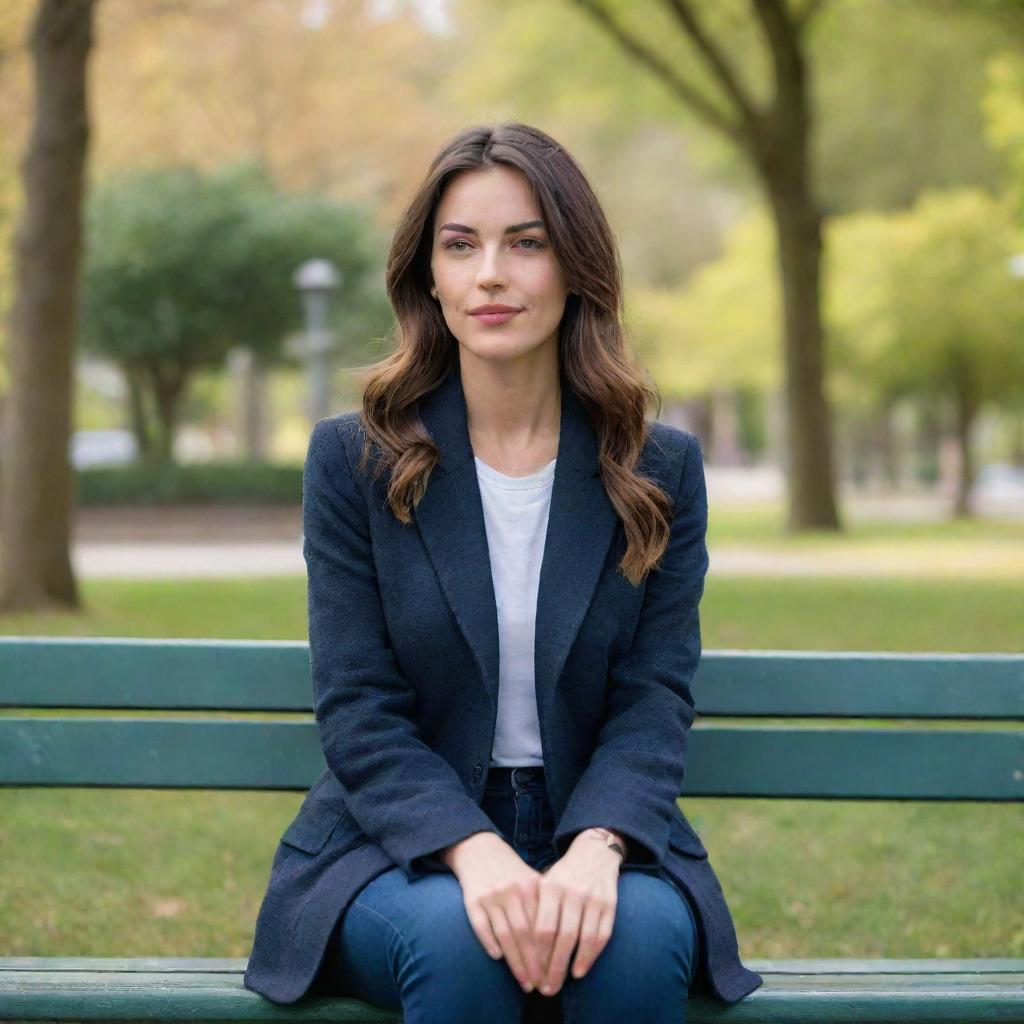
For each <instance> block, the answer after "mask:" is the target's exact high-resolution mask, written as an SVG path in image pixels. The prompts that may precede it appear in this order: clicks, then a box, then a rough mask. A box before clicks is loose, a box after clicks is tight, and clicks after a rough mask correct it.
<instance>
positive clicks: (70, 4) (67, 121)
mask: <svg viewBox="0 0 1024 1024" xmlns="http://www.w3.org/2000/svg"><path fill="white" fill-rule="evenodd" d="M92 18H93V0H40V2H39V6H38V9H37V11H36V16H35V21H34V23H33V26H32V32H31V37H30V47H31V52H32V61H33V74H34V82H35V113H34V117H33V122H32V130H31V136H30V138H29V142H28V148H27V150H26V153H25V156H24V159H23V161H22V165H21V177H22V181H23V187H24V194H25V203H24V207H23V211H22V213H21V216H20V220H19V223H18V229H17V234H16V239H15V246H14V272H15V296H14V304H13V307H12V309H11V320H10V334H9V366H10V380H11V389H10V395H9V398H8V402H7V409H6V415H5V429H4V448H5V450H4V453H3V457H2V459H0V464H2V472H3V486H2V488H0V608H2V609H3V610H4V611H8V612H13V611H27V610H32V609H42V608H46V607H78V605H79V595H78V589H77V585H76V583H75V578H74V574H73V572H72V568H71V556H70V539H71V536H70V535H71V515H72V501H73V491H74V477H73V474H72V469H71V465H70V462H69V459H68V439H69V435H70V428H71V413H72V395H73V392H72V367H73V354H74V342H75V332H76V329H77V305H78V282H79V260H80V251H81V234H82V226H81V218H82V197H83V193H84V189H85V163H86V156H87V152H88V147H89V123H88V105H87V97H86V85H87V80H86V66H87V62H88V56H89V50H90V48H91V46H92Z"/></svg>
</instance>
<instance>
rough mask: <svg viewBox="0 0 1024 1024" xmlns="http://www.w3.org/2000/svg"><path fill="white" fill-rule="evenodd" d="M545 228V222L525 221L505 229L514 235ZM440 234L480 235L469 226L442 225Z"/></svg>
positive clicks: (439, 230)
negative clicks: (519, 232)
mask: <svg viewBox="0 0 1024 1024" xmlns="http://www.w3.org/2000/svg"><path fill="white" fill-rule="evenodd" d="M542 227H544V221H542V220H525V221H523V223H522V224H509V226H508V227H507V228H505V234H506V235H514V234H515V233H516V232H517V231H525V230H526V229H527V228H542ZM437 230H438V234H440V233H441V232H442V231H461V232H463V233H464V234H467V235H476V234H479V232H478V231H477V229H476V228H471V227H470V226H469V225H468V224H442V225H441V226H440V227H439V228H438V229H437Z"/></svg>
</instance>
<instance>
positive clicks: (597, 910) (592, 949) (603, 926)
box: [572, 903, 615, 978]
mask: <svg viewBox="0 0 1024 1024" xmlns="http://www.w3.org/2000/svg"><path fill="white" fill-rule="evenodd" d="M614 913H615V911H614V909H609V908H608V907H602V906H601V905H600V904H598V903H589V904H588V905H587V908H586V910H584V912H583V921H582V923H581V925H580V941H579V945H578V946H577V947H576V956H575V958H574V959H573V964H572V976H573V977H574V978H582V977H583V976H584V975H585V974H586V973H587V971H589V970H590V968H591V967H592V966H593V964H594V961H595V960H597V958H598V957H599V956H600V955H601V952H602V951H603V950H604V947H605V946H606V945H608V939H609V938H611V934H612V928H611V924H612V917H613V915H614Z"/></svg>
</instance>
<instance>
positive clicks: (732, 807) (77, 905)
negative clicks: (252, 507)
mask: <svg viewBox="0 0 1024 1024" xmlns="http://www.w3.org/2000/svg"><path fill="white" fill-rule="evenodd" d="M82 595H83V599H84V602H85V611H84V613H83V614H82V615H81V616H67V615H48V616H23V617H18V618H12V617H8V618H0V633H5V634H18V635H60V636H70V635H79V636H149V637H160V636H178V637H224V638H234V639H244V638H258V639H281V640H289V639H303V638H304V637H305V633H306V618H305V615H306V612H305V582H304V580H303V579H301V578H297V579H285V580H281V579H273V580H244V581H221V580H217V581H203V582H201V583H197V582H187V583H182V582H155V583H139V582H131V581H126V582H120V581H118V582H108V581H85V582H84V583H83V585H82ZM1022 621H1024V581H1021V582H1018V581H1016V580H979V579H950V580H947V579H929V580H913V579H901V580H886V581H880V580H845V579H802V578H801V579H788V580H781V581H780V580H770V579H746V578H735V577H734V578H712V579H709V581H708V586H707V592H706V596H705V601H704V604H703V605H702V622H703V633H704V646H705V649H713V648H723V647H731V648H792V649H805V650H806V649H821V650H841V649H851V650H893V651H913V650H929V651H983V650H991V651H1020V650H1021V643H1022V637H1024V631H1022V629H1021V622H1022ZM818 724H825V723H818ZM300 801H301V794H295V793H229V792H224V793H219V792H205V791H196V792H163V791H154V790H147V791H113V790H112V791H102V790H83V789H69V790H28V789H22V790H18V789H11V790H7V791H3V792H0V862H2V863H3V865H4V870H3V871H2V872H0V921H3V923H4V928H3V929H2V931H0V955H11V956H36V955H39V956H52V955H94V956H120V955H126V956H147V955H152V956H246V955H247V954H248V952H249V949H250V944H251V940H252V929H253V924H254V922H255V916H256V911H257V909H258V906H259V900H260V897H261V896H262V893H263V889H264V887H265V885H266V881H267V876H268V873H269V870H270V861H271V858H272V856H273V852H274V847H275V844H276V841H277V839H278V837H279V836H280V834H281V832H282V831H283V830H284V828H285V827H286V826H287V824H288V822H289V820H290V819H291V817H292V815H293V814H294V812H295V810H296V809H297V808H298V805H299V803H300ZM681 805H682V806H683V807H684V809H685V811H686V813H687V816H688V817H689V818H690V820H691V821H692V822H693V823H694V825H695V826H696V827H697V829H698V830H699V831H700V833H701V835H702V837H703V838H704V841H705V843H706V845H707V846H708V849H709V850H710V853H711V859H712V863H713V864H714V866H715V869H716V871H717V873H718V875H719V878H720V879H721V882H722V886H723V888H724V890H725V893H726V896H727V898H728V900H729V904H730V906H731V908H732V910H733V912H734V915H735V918H736V922H737V927H738V929H739V933H740V943H741V946H740V948H741V952H742V953H743V955H744V956H745V957H789V956H794V957H804V956H807V957H812V956H863V957H874V956H886V957H917V956H923V957H929V956H951V957H958V956H963V957H970V956H1024V897H1022V895H1021V886H1020V869H1019V863H1020V850H1021V849H1022V848H1024V809H1022V808H1021V807H1020V806H1014V805H999V804H966V803H957V804H934V803H911V802H905V803H883V802H879V803H876V802H872V801H842V802H828V801H801V800H722V799H710V798H685V799H684V800H682V801H681Z"/></svg>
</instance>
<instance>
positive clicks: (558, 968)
mask: <svg viewBox="0 0 1024 1024" xmlns="http://www.w3.org/2000/svg"><path fill="white" fill-rule="evenodd" d="M582 902H583V901H582V900H581V899H580V898H579V897H577V896H566V897H564V898H563V899H562V913H561V918H560V920H559V923H558V935H557V937H556V938H555V945H554V949H552V951H551V962H550V963H549V964H548V970H547V975H546V980H545V984H546V985H547V992H546V994H548V995H553V994H554V993H555V992H557V991H558V990H559V989H560V988H561V987H562V982H563V981H565V971H566V968H567V967H568V966H569V957H570V955H571V954H572V950H573V946H575V945H576V940H577V939H578V938H579V934H580V918H581V917H582V914H583V909H582Z"/></svg>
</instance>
